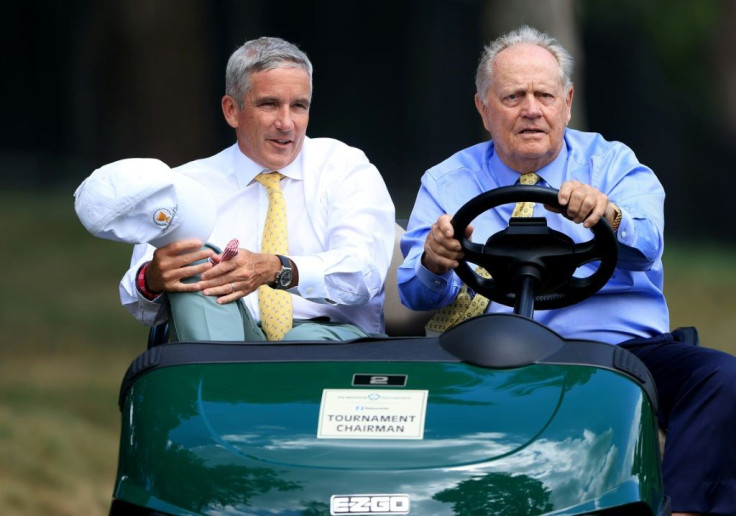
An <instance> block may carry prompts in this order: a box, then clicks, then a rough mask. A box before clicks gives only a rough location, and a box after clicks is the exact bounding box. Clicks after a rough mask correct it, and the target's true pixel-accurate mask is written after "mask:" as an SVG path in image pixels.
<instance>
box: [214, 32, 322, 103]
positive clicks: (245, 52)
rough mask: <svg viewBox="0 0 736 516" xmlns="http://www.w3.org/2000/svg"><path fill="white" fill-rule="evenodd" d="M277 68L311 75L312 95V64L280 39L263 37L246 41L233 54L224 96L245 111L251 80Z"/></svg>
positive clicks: (227, 71) (227, 73)
mask: <svg viewBox="0 0 736 516" xmlns="http://www.w3.org/2000/svg"><path fill="white" fill-rule="evenodd" d="M276 68H301V69H302V70H304V71H305V72H307V75H309V91H310V95H311V91H312V63H311V62H310V61H309V58H308V57H307V54H305V53H304V52H302V51H301V50H299V48H297V46H296V45H294V44H292V43H289V42H288V41H284V40H283V39H281V38H270V37H263V38H258V39H252V40H250V41H246V42H245V43H244V44H243V45H242V46H240V47H238V48H237V49H236V50H235V52H233V53H232V55H231V56H230V59H228V62H227V69H226V71H225V93H226V94H227V95H230V96H231V97H232V98H233V99H235V101H236V102H237V103H238V105H239V106H240V107H241V109H242V107H243V100H244V99H245V95H246V93H248V90H249V89H250V76H251V75H252V74H254V73H257V72H264V71H268V70H275V69H276Z"/></svg>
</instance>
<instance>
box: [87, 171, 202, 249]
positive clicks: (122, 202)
mask: <svg viewBox="0 0 736 516" xmlns="http://www.w3.org/2000/svg"><path fill="white" fill-rule="evenodd" d="M74 209H75V210H76V212H77V216H78V217H79V220H80V221H81V222H82V224H83V225H84V227H85V228H87V231H89V232H90V233H92V234H93V235H94V236H96V237H99V238H105V239H107V240H115V241H118V242H127V243H130V244H142V243H149V244H151V245H153V246H155V247H162V246H165V245H167V244H170V243H172V242H175V241H177V240H182V239H185V238H198V239H199V240H201V241H202V242H206V241H207V239H208V238H209V237H210V235H211V234H212V229H213V228H214V226H215V217H216V208H215V202H214V200H213V199H212V196H211V195H210V194H209V192H207V191H206V190H205V189H204V187H203V186H202V185H201V184H200V183H198V182H197V181H195V180H194V179H192V178H190V177H188V176H185V175H184V174H180V173H177V172H173V171H172V170H171V169H170V168H169V167H168V166H167V165H166V164H165V163H163V162H161V161H159V160H157V159H150V158H130V159H123V160H120V161H116V162H114V163H109V164H107V165H105V166H103V167H100V168H98V169H97V170H95V171H94V172H93V173H92V175H90V176H89V177H88V178H87V179H85V180H84V181H83V182H82V184H81V185H79V188H77V191H76V192H74Z"/></svg>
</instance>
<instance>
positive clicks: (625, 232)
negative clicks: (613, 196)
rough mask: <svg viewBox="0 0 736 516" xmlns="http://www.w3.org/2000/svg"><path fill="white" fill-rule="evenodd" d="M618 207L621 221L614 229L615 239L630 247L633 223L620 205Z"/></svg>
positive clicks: (632, 241)
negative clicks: (616, 228) (615, 229)
mask: <svg viewBox="0 0 736 516" xmlns="http://www.w3.org/2000/svg"><path fill="white" fill-rule="evenodd" d="M618 209H619V210H621V223H620V224H619V225H618V230H617V231H616V239H617V240H618V241H619V243H621V244H624V245H626V246H630V247H632V246H633V243H634V225H633V223H632V221H631V217H630V216H629V215H627V214H626V211H624V209H623V208H621V206H619V207H618Z"/></svg>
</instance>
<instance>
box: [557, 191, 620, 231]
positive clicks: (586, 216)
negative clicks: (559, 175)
mask: <svg viewBox="0 0 736 516" xmlns="http://www.w3.org/2000/svg"><path fill="white" fill-rule="evenodd" d="M557 200H558V201H559V203H560V204H561V205H562V206H564V207H565V208H566V209H565V211H564V212H563V213H564V214H565V215H567V217H569V218H570V220H572V221H573V222H575V223H578V224H580V223H581V222H582V224H583V226H585V227H586V228H590V227H592V226H594V225H595V224H597V223H598V221H599V220H600V219H601V217H605V218H606V220H607V221H608V223H609V224H613V221H614V219H615V218H616V209H615V208H614V206H613V203H611V202H610V201H609V200H608V196H607V195H606V194H604V193H603V192H601V191H599V190H597V189H595V188H593V187H592V186H590V185H586V184H583V183H581V182H580V181H575V180H573V181H565V182H564V183H562V185H561V186H560V190H559V193H558V194H557ZM546 208H547V209H548V210H550V211H555V212H559V211H560V210H558V209H555V208H552V207H550V206H546Z"/></svg>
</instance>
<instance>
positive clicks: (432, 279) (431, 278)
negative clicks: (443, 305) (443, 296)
mask: <svg viewBox="0 0 736 516" xmlns="http://www.w3.org/2000/svg"><path fill="white" fill-rule="evenodd" d="M416 275H417V278H419V281H421V282H422V285H424V286H425V287H427V288H428V289H429V290H431V291H432V292H435V293H438V294H439V293H442V292H444V291H445V290H446V289H447V284H448V283H449V282H450V280H451V279H452V276H453V271H452V270H449V271H447V272H446V273H444V274H441V275H439V276H438V275H437V274H435V273H434V272H432V271H430V270H429V269H427V268H426V267H425V266H424V265H422V262H421V260H418V261H417V267H416Z"/></svg>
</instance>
